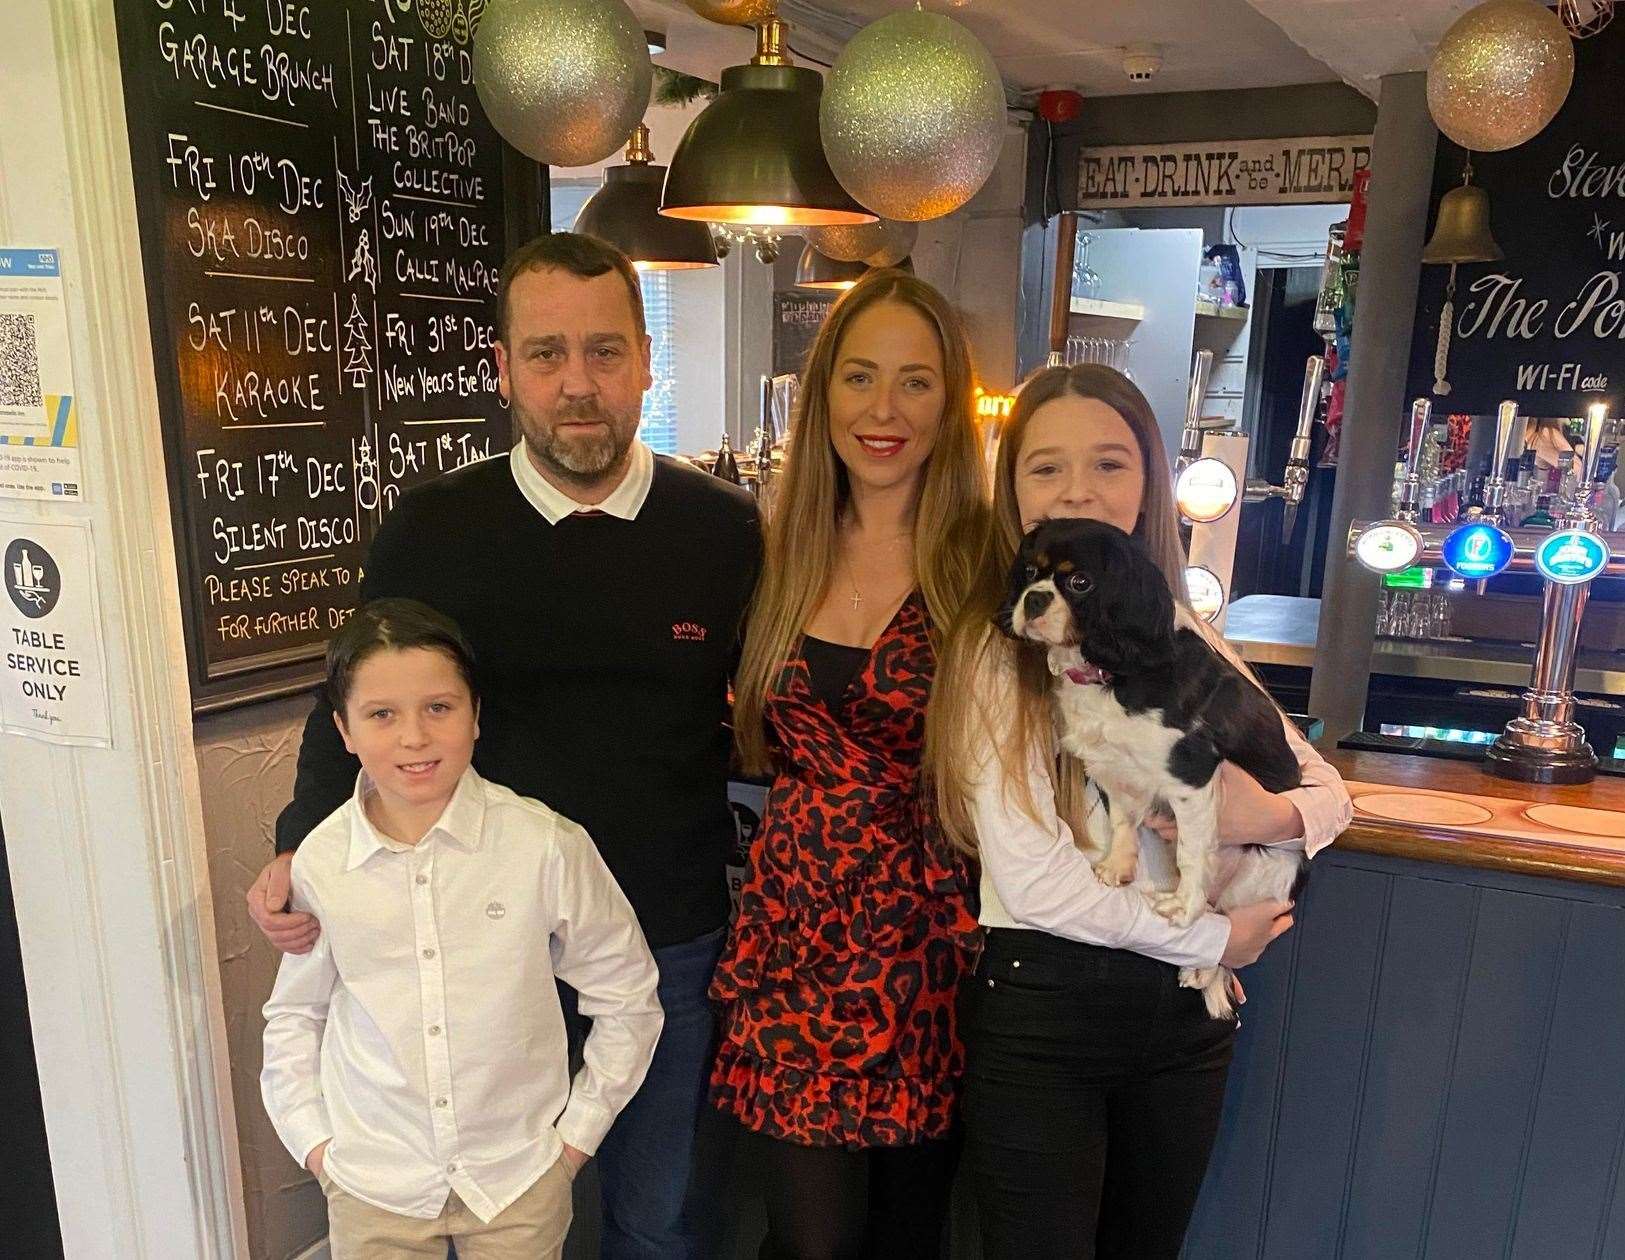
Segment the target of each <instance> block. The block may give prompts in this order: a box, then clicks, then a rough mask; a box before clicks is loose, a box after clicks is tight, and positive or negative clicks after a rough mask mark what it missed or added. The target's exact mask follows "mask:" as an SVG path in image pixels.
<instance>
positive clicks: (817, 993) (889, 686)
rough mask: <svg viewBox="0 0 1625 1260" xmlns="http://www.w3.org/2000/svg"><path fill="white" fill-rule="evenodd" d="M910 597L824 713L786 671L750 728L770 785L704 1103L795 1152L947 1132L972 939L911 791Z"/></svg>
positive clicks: (800, 678) (915, 668) (920, 618)
mask: <svg viewBox="0 0 1625 1260" xmlns="http://www.w3.org/2000/svg"><path fill="white" fill-rule="evenodd" d="M926 615H927V614H926V612H925V607H924V601H923V600H922V599H921V597H920V595H919V593H918V592H915V593H914V594H913V595H910V596H909V598H908V599H907V600H905V601H904V603H903V606H902V607H901V608H900V609H898V611H897V614H896V615H895V616H894V617H893V618H892V621H891V624H890V625H888V626H887V627H886V629H885V630H884V631H882V632H881V635H880V638H879V640H878V641H877V642H876V643H875V646H874V649H873V650H872V652H871V653H870V656H869V659H868V661H867V662H866V663H865V665H864V666H863V668H862V669H861V670H860V671H859V672H858V674H857V676H856V677H854V679H853V680H852V683H851V684H850V685H849V686H848V687H847V690H846V693H845V695H844V696H843V697H842V699H841V702H840V705H839V706H838V709H839V711H838V712H835V713H831V712H830V711H829V710H828V709H827V708H826V707H825V706H824V704H823V703H822V702H821V701H819V700H818V699H817V698H816V697H815V696H814V694H813V691H812V688H811V686H810V684H809V682H808V677H807V666H806V663H805V662H804V661H803V660H801V659H799V657H798V659H795V660H792V661H790V662H788V663H787V664H786V666H785V669H784V671H783V674H782V676H781V679H780V684H779V687H778V689H777V690H776V691H775V692H774V693H773V694H772V695H770V696H769V697H768V699H767V704H766V712H765V719H766V722H767V724H768V728H769V736H770V739H771V741H772V744H773V747H774V751H775V759H776V761H777V765H778V774H777V777H776V778H775V779H774V781H773V786H772V788H771V789H770V790H769V792H768V797H767V806H766V810H765V812H764V815H763V818H762V824H761V826H760V828H759V829H758V830H757V833H756V838H755V840H754V842H753V844H752V846H751V851H750V873H749V875H748V877H747V879H746V882H745V885H744V888H743V889H742V890H741V895H740V907H739V916H738V919H737V920H736V921H735V923H734V926H733V931H732V932H731V933H730V935H729V938H728V945H727V948H726V949H725V950H724V951H723V955H722V961H721V963H720V964H719V966H718V968H717V973H716V978H715V979H714V980H713V981H712V984H711V996H712V997H713V998H715V999H717V1000H718V1001H721V1002H723V1003H724V1004H725V1011H724V1016H723V1027H722V1043H721V1046H720V1048H719V1050H718V1053H717V1063H716V1067H715V1069H714V1070H713V1072H712V1076H711V1095H712V1101H713V1102H714V1103H715V1105H716V1106H717V1107H718V1108H720V1109H721V1110H722V1111H724V1112H727V1113H728V1114H730V1115H732V1116H734V1117H735V1118H737V1119H738V1120H739V1121H740V1122H741V1123H742V1124H744V1125H745V1126H746V1127H747V1128H750V1129H753V1130H756V1131H757V1132H760V1133H764V1134H767V1135H768V1136H770V1137H775V1138H782V1139H786V1140H788V1141H792V1142H797V1143H801V1144H803V1145H808V1146H842V1147H847V1148H866V1147H876V1146H903V1145H909V1144H912V1143H915V1142H919V1141H923V1140H926V1139H928V1138H937V1137H942V1136H944V1135H945V1134H946V1133H947V1132H948V1130H949V1128H950V1127H951V1124H952V1121H953V1115H954V1109H955V1103H956V1099H957V1094H958V1083H959V1076H960V1073H961V1071H962V1069H963V1054H962V1052H961V1049H960V1044H959V1038H958V1035H957V1032H956V1029H955V1023H954V995H955V992H956V991H957V989H958V987H959V981H960V978H961V976H962V975H964V973H965V972H966V970H967V969H968V968H969V967H970V966H971V965H972V961H973V958H974V951H975V947H976V944H977V941H978V929H977V925H976V919H975V916H974V915H973V914H972V913H971V909H970V906H969V904H968V902H967V897H966V889H967V887H968V886H969V884H968V880H967V879H966V878H965V872H964V868H963V866H962V864H961V863H960V862H959V861H958V860H957V859H956V858H955V857H954V856H953V855H952V854H951V853H950V852H949V851H948V848H947V845H946V842H945V841H944V840H943V838H942V836H941V833H940V831H939V830H938V828H937V827H936V826H935V825H934V823H933V822H932V814H931V810H930V808H929V806H928V802H927V801H926V799H925V796H926V792H925V789H924V788H923V787H922V784H921V782H920V751H921V745H922V743H923V739H924V734H925V704H926V699H927V697H928V695H929V693H930V689H931V678H932V675H933V673H934V671H935V667H936V659H935V655H934V653H933V652H932V648H931V643H930V640H929V638H928V637H927V634H926V628H927V623H926Z"/></svg>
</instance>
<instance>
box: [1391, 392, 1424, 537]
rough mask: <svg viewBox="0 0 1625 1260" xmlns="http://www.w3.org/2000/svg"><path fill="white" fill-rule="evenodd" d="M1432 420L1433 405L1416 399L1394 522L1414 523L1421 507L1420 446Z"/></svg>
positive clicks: (1413, 405) (1422, 399) (1406, 445)
mask: <svg viewBox="0 0 1625 1260" xmlns="http://www.w3.org/2000/svg"><path fill="white" fill-rule="evenodd" d="M1432 420H1433V404H1432V402H1430V401H1429V400H1428V399H1426V398H1418V399H1417V400H1416V401H1415V402H1413V403H1412V404H1411V424H1410V433H1409V435H1408V437H1407V438H1406V442H1405V471H1404V474H1403V475H1402V476H1401V477H1400V481H1399V504H1398V507H1397V509H1396V510H1395V512H1394V517H1395V519H1396V520H1401V521H1414V520H1415V519H1416V517H1417V514H1418V512H1419V511H1420V510H1421V505H1422V478H1421V467H1422V444H1423V443H1424V442H1426V441H1427V436H1428V425H1429V424H1430V423H1431V422H1432Z"/></svg>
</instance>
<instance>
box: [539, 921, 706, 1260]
mask: <svg viewBox="0 0 1625 1260" xmlns="http://www.w3.org/2000/svg"><path fill="white" fill-rule="evenodd" d="M725 934H726V929H724V928H718V929H717V930H716V931H715V932H710V933H707V934H706V935H704V936H701V937H696V938H695V939H694V940H692V941H684V942H682V943H681V944H678V945H668V946H665V947H664V948H661V949H657V950H655V951H653V952H654V958H655V965H656V966H657V967H658V968H659V969H660V987H659V990H658V993H659V997H660V1008H661V1010H663V1011H664V1012H665V1015H666V1022H665V1024H664V1026H663V1027H662V1028H661V1030H660V1041H659V1044H657V1045H656V1046H655V1054H654V1060H653V1062H651V1063H650V1064H649V1073H648V1075H647V1076H645V1077H644V1078H643V1084H642V1086H641V1087H639V1089H638V1092H637V1094H636V1095H635V1096H634V1097H633V1099H632V1101H631V1102H630V1103H628V1104H627V1105H626V1107H625V1109H624V1110H622V1112H621V1114H620V1115H619V1116H617V1117H616V1118H615V1123H614V1125H613V1126H611V1128H610V1130H609V1133H608V1134H607V1135H606V1136H605V1138H604V1140H603V1142H601V1143H600V1144H599V1147H598V1156H597V1159H596V1161H595V1162H596V1164H597V1166H598V1178H599V1186H600V1190H601V1192H602V1201H603V1236H602V1244H601V1248H600V1251H599V1255H600V1256H601V1257H602V1260H709V1257H711V1256H712V1255H714V1248H713V1247H711V1246H710V1245H709V1243H708V1242H707V1238H708V1236H710V1235H711V1234H712V1232H713V1231H714V1230H715V1228H717V1221H718V1219H719V1218H720V1217H721V1215H722V1206H723V1205H722V1203H721V1202H720V1193H719V1186H718V1181H717V1178H716V1176H713V1175H711V1174H712V1173H713V1172H716V1171H719V1170H715V1169H710V1168H709V1167H708V1168H701V1169H696V1167H695V1160H694V1146H695V1131H696V1129H697V1127H698V1126H699V1124H700V1118H701V1115H702V1113H703V1112H704V1111H705V1098H706V1092H707V1088H708V1083H709V1079H710V1074H711V1063H712V1059H713V1058H714V1056H715V1054H716V1038H717V1019H716V1010H715V1008H714V1007H713V1006H712V1004H711V1001H710V999H709V998H707V997H706V989H707V988H708V987H709V986H710V984H711V974H712V972H714V971H715V970H716V967H717V958H718V956H719V955H720V954H721V953H722V943H723V938H724V936H725ZM561 995H562V996H563V997H565V999H566V1003H565V1017H566V1020H567V1022H568V1023H569V1024H570V1025H571V1026H572V1030H573V1031H579V1033H580V1034H581V1036H582V1037H584V1036H585V1029H586V1027H587V1024H588V1021H587V1020H586V1019H585V1018H583V1017H582V1016H580V1015H579V1014H578V1013H577V1011H576V1009H575V1001H574V999H575V994H574V993H572V992H569V991H568V990H563V989H562V987H561ZM575 1039H576V1038H575V1037H574V1036H572V1041H574V1040H575ZM572 1057H574V1056H572ZM703 1162H704V1163H705V1164H706V1165H707V1166H709V1165H712V1164H714V1163H716V1162H718V1161H716V1160H711V1159H707V1160H705V1161H703Z"/></svg>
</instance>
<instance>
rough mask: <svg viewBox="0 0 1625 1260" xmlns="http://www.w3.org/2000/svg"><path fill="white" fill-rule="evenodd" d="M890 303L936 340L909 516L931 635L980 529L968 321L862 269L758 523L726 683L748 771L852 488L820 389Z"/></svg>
mask: <svg viewBox="0 0 1625 1260" xmlns="http://www.w3.org/2000/svg"><path fill="white" fill-rule="evenodd" d="M882 302H897V303H900V304H902V305H904V306H907V307H910V308H912V309H913V310H915V311H917V312H918V313H919V314H920V315H922V316H924V317H925V319H926V321H927V322H928V323H930V324H931V325H932V327H934V328H935V329H936V332H937V339H938V341H939V342H940V343H941V345H942V376H943V387H944V388H943V393H944V401H943V409H942V424H941V426H940V427H939V428H938V430H937V438H936V443H935V445H934V446H933V447H932V449H931V456H930V459H929V460H928V461H927V463H926V466H925V476H924V478H923V480H922V483H921V486H920V497H919V503H918V505H917V507H916V509H915V513H914V571H915V574H916V575H917V577H918V582H919V587H920V591H921V593H922V594H923V595H924V596H925V604H926V609H927V611H928V612H929V613H930V618H931V624H932V626H933V627H934V629H933V632H932V633H933V638H935V637H937V633H938V629H940V628H941V627H945V626H947V625H949V624H951V623H952V622H953V621H954V620H955V619H956V617H957V616H958V614H959V606H960V604H961V603H962V602H963V599H964V596H965V592H966V590H967V589H968V588H969V586H970V584H971V580H972V577H973V574H974V571H975V559H976V548H977V547H978V546H979V544H980V539H981V537H982V535H983V534H984V533H985V525H984V523H983V522H984V521H985V518H986V515H987V512H986V502H987V477H986V472H985V470H984V467H983V463H982V454H981V448H980V444H979V442H978V439H977V434H976V418H975V399H974V393H973V391H974V388H975V374H974V371H973V368H972V365H971V356H970V344H969V341H968V340H967V338H966V336H965V328H964V325H963V323H961V321H960V319H959V316H958V315H957V314H956V313H955V312H954V309H953V307H952V306H950V305H949V303H948V300H947V299H946V298H944V297H943V296H942V294H940V293H939V292H937V290H936V289H934V288H932V287H931V286H930V285H929V284H927V283H926V282H925V281H923V280H919V279H917V278H915V277H914V276H911V275H909V274H907V273H906V272H901V271H895V270H891V269H889V268H888V269H883V270H879V271H871V272H869V273H868V274H867V275H865V276H864V278H863V279H862V280H860V281H858V283H857V284H856V285H854V286H853V287H852V288H850V289H848V290H847V291H846V292H845V293H844V294H842V295H841V298H840V300H839V301H837V302H836V303H835V305H834V307H833V308H832V309H831V310H830V313H829V315H828V317H826V318H825V320H824V323H823V326H822V327H820V328H819V330H818V336H817V338H816V339H815V340H814V341H813V346H812V349H811V350H810V351H809V352H808V354H807V365H806V368H805V370H804V371H803V373H802V378H801V395H800V401H799V403H798V404H797V415H796V421H795V424H794V426H793V428H792V437H791V443H790V450H789V452H788V453H787V456H786V459H785V463H784V473H783V475H782V476H781V477H780V479H779V486H778V492H777V495H776V496H775V498H774V502H773V508H772V512H771V514H770V515H769V518H768V521H767V527H766V539H765V555H764V560H763V567H762V578H761V581H760V582H759V583H758V584H757V587H756V594H755V597H754V598H753V599H752V601H751V609H750V620H749V623H748V625H747V629H746V632H745V646H744V652H743V655H742V657H741V659H740V662H739V672H738V674H737V676H736V678H735V683H734V738H735V742H736V743H737V744H738V746H739V753H740V758H741V760H742V761H743V763H744V765H745V767H746V768H747V769H748V770H750V771H751V772H753V773H758V774H760V773H765V772H767V771H768V770H769V769H770V768H771V766H770V760H769V753H768V747H767V738H766V734H765V732H764V730H763V728H762V708H763V703H764V701H765V700H766V698H767V694H768V692H769V691H770V690H771V689H772V688H773V687H774V685H775V684H776V683H777V682H778V678H779V672H780V670H781V669H782V668H783V665H784V662H785V660H786V659H787V658H788V657H789V655H790V653H791V652H792V651H793V649H794V647H795V644H796V642H797V640H798V639H799V638H800V636H801V634H802V632H803V630H804V629H805V628H806V625H807V622H808V620H810V619H811V617H812V615H813V613H814V611H816V609H817V608H818V604H819V601H820V600H821V599H823V597H824V594H825V592H826V590H827V589H828V586H829V582H830V577H831V575H832V573H833V571H834V567H835V547H836V541H837V526H838V525H839V522H840V517H841V513H842V511H843V510H844V509H845V507H846V504H847V500H848V498H849V496H850V494H851V487H850V483H849V481H848V479H847V472H846V466H845V465H844V464H843V463H842V462H841V461H840V459H839V458H838V457H837V456H836V454H835V447H834V444H833V443H832V442H831V440H830V429H829V389H830V383H831V381H832V380H833V379H834V375H835V364H836V361H837V360H838V358H839V354H840V349H841V342H842V339H843V338H844V337H845V336H846V331H847V328H848V327H849V326H850V325H851V323H852V321H853V320H854V319H855V318H856V317H857V316H858V315H860V314H862V313H863V312H864V311H866V310H868V309H869V308H870V307H872V306H875V305H877V304H879V303H882Z"/></svg>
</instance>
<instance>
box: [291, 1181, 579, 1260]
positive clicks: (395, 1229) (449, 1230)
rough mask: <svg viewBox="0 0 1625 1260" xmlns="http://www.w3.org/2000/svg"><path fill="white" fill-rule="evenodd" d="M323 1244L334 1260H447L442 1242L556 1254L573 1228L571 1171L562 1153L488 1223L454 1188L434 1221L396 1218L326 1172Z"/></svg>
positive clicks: (526, 1255)
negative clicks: (409, 1259) (407, 1259)
mask: <svg viewBox="0 0 1625 1260" xmlns="http://www.w3.org/2000/svg"><path fill="white" fill-rule="evenodd" d="M321 1185H322V1190H323V1191H324V1192H325V1193H326V1195H327V1230H328V1246H329V1247H330V1248H331V1250H332V1254H333V1260H398V1258H399V1257H402V1256H425V1257H433V1260H445V1257H446V1240H447V1239H448V1238H449V1239H451V1240H452V1241H453V1242H455V1243H456V1244H457V1257H458V1260H559V1257H560V1256H562V1255H563V1254H564V1236H565V1235H566V1234H567V1233H569V1231H570V1169H569V1165H567V1164H566V1163H565V1161H564V1160H563V1159H562V1158H561V1159H559V1160H557V1161H555V1162H554V1164H553V1166H552V1167H551V1168H549V1169H548V1170H547V1171H546V1172H544V1173H543V1174H542V1175H541V1176H540V1177H538V1178H537V1179H536V1184H535V1185H533V1186H531V1188H530V1189H528V1190H526V1191H525V1193H524V1194H522V1195H520V1196H519V1197H518V1198H517V1199H515V1200H514V1201H513V1202H512V1203H510V1204H509V1205H508V1206H507V1207H506V1208H504V1209H503V1210H502V1211H501V1212H500V1213H498V1215H497V1216H496V1218H495V1219H494V1220H492V1221H490V1222H489V1223H487V1222H485V1221H482V1220H480V1218H479V1217H478V1216H476V1215H474V1213H473V1212H472V1211H470V1210H469V1208H468V1205H467V1204H465V1203H464V1202H463V1201H462V1200H461V1199H459V1198H458V1197H457V1195H456V1193H455V1192H453V1193H452V1194H451V1195H450V1196H449V1197H448V1198H447V1199H446V1206H445V1207H444V1208H443V1209H441V1212H440V1215H439V1216H438V1217H436V1218H435V1219H434V1220H423V1219H421V1218H419V1217H415V1216H400V1215H398V1214H396V1213H394V1212H388V1211H385V1210H384V1209H383V1208H380V1207H374V1206H373V1205H372V1204H370V1203H366V1202H363V1201H362V1200H360V1199H358V1198H356V1197H355V1196H354V1195H351V1194H346V1193H345V1192H344V1191H343V1190H341V1189H339V1187H338V1186H337V1185H335V1184H334V1183H333V1179H332V1178H331V1177H329V1176H328V1175H327V1173H326V1172H325V1171H324V1172H323V1173H322V1175H321Z"/></svg>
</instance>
